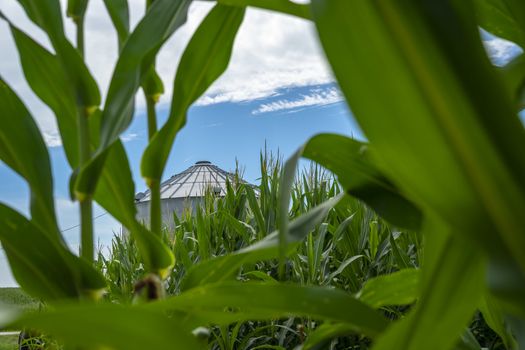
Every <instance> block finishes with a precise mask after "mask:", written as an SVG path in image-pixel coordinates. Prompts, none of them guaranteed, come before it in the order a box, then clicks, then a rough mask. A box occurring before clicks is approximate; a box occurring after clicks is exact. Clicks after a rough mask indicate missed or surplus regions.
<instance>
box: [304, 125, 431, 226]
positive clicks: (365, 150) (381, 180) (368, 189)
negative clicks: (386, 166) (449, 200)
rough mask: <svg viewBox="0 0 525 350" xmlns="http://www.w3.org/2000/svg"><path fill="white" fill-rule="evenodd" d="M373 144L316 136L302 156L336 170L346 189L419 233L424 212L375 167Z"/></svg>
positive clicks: (343, 138)
mask: <svg viewBox="0 0 525 350" xmlns="http://www.w3.org/2000/svg"><path fill="white" fill-rule="evenodd" d="M370 147H371V146H370V145H368V144H366V143H363V142H359V141H356V140H353V139H351V138H348V137H345V136H341V135H336V134H319V135H316V136H313V137H312V138H311V139H310V140H308V142H307V143H306V144H305V145H304V146H303V153H302V156H303V157H305V158H308V159H310V160H313V161H314V162H316V163H318V164H320V165H322V166H324V167H325V168H327V169H328V170H330V171H332V172H333V173H334V174H335V175H336V176H337V179H338V180H339V182H340V183H341V185H342V186H343V188H344V189H345V190H346V191H347V192H348V193H349V194H350V195H352V196H354V197H357V198H359V199H361V200H362V201H364V202H365V203H366V204H368V205H369V206H370V207H371V208H372V209H374V210H375V211H376V212H377V213H378V214H379V215H381V216H382V217H383V218H385V219H386V220H388V221H390V222H391V223H393V224H395V225H397V226H400V227H404V228H409V229H412V230H417V229H419V228H420V227H421V220H422V214H421V210H420V209H419V208H418V207H417V206H416V205H415V204H414V203H413V202H412V201H411V200H409V199H407V197H406V196H405V195H403V194H402V193H401V191H400V190H399V189H398V188H397V187H396V186H395V185H394V184H393V183H392V182H391V181H390V180H389V179H388V178H387V177H386V176H385V175H384V174H383V172H382V171H380V170H379V168H378V166H376V165H375V163H374V160H373V157H372V155H371V154H370V153H371V150H370Z"/></svg>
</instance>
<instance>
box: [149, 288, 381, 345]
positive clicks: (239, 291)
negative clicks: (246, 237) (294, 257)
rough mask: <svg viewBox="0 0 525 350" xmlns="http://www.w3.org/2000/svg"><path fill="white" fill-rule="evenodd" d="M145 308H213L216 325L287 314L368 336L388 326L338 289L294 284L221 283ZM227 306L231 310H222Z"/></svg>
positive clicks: (191, 311) (193, 311)
mask: <svg viewBox="0 0 525 350" xmlns="http://www.w3.org/2000/svg"><path fill="white" fill-rule="evenodd" d="M254 300H257V302H255V303H254ZM148 307H151V308H155V309H159V310H162V309H165V310H166V309H167V310H178V311H183V312H186V313H188V314H190V315H198V314H199V313H200V312H201V311H202V312H204V313H206V314H207V313H208V312H211V311H213V312H216V315H215V316H214V318H213V319H210V320H209V322H210V323H218V324H228V323H231V322H232V321H242V320H265V319H276V318H282V317H288V316H290V315H295V316H304V317H312V318H314V319H319V320H331V321H336V322H344V323H347V324H350V325H353V327H355V329H358V330H359V331H360V332H362V333H365V334H367V335H369V336H376V335H378V334H380V333H381V332H382V331H383V330H384V329H385V328H386V326H387V325H388V322H387V320H386V319H385V318H384V317H383V316H381V315H380V314H379V313H377V312H376V311H375V310H373V309H372V308H370V307H369V306H367V305H366V304H364V303H362V302H360V301H359V300H357V299H355V298H353V297H352V296H350V295H349V294H347V293H345V292H343V291H341V290H338V289H331V288H323V287H313V286H300V285H294V284H278V283H256V282H249V283H240V282H222V283H217V284H211V285H203V286H199V287H196V288H193V289H190V290H188V291H186V292H184V293H182V294H180V295H178V296H174V297H171V298H169V299H165V300H163V301H159V302H156V303H152V304H150V305H148ZM227 309H233V311H232V312H224V310H227Z"/></svg>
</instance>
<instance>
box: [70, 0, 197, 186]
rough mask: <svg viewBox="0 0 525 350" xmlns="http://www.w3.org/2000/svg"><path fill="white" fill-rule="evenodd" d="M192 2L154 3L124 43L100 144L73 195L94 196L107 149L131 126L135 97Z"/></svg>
mask: <svg viewBox="0 0 525 350" xmlns="http://www.w3.org/2000/svg"><path fill="white" fill-rule="evenodd" d="M190 3H191V0H157V1H155V2H154V3H153V4H152V6H151V7H150V8H149V10H148V12H147V13H146V15H145V16H144V17H143V18H142V20H141V21H140V22H139V24H138V25H137V27H136V28H135V30H134V31H133V32H132V33H131V34H130V36H129V38H128V39H127V40H126V42H125V45H124V47H123V48H122V50H121V53H120V56H119V60H118V62H117V65H116V66H115V70H114V71H113V75H112V78H111V82H110V86H109V89H108V93H107V97H106V102H105V105H104V111H103V114H102V121H101V127H100V145H99V147H98V149H97V152H96V153H95V155H94V157H93V158H92V159H91V160H90V162H89V163H88V164H87V165H86V166H84V167H82V169H81V171H80V173H79V175H78V178H77V181H76V184H75V192H76V193H78V194H79V195H80V196H83V195H87V194H91V193H94V191H95V188H96V185H97V182H98V180H99V177H100V174H101V172H102V169H103V167H104V163H105V161H106V158H107V150H108V148H109V147H110V146H111V145H112V144H113V143H115V142H116V141H117V140H118V137H119V135H120V133H122V132H123V131H124V130H125V129H126V128H127V127H128V126H129V124H130V122H131V119H132V114H133V113H132V110H133V102H134V96H135V93H136V92H137V90H138V88H139V87H140V84H141V83H142V79H143V78H144V77H145V75H146V74H147V73H148V71H149V69H150V67H151V65H152V63H153V62H154V60H155V56H156V54H157V52H158V51H159V50H160V48H161V46H162V44H163V43H164V42H165V41H166V40H167V39H168V38H169V37H170V36H171V35H172V34H173V33H174V32H175V30H177V28H179V27H180V26H181V25H182V24H184V22H185V21H186V15H187V12H188V7H189V5H190Z"/></svg>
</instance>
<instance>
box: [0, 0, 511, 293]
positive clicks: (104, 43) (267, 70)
mask: <svg viewBox="0 0 525 350" xmlns="http://www.w3.org/2000/svg"><path fill="white" fill-rule="evenodd" d="M66 2H67V1H66V0H61V3H62V6H63V8H65V3H66ZM128 2H129V5H130V14H131V26H132V28H133V27H134V26H135V25H136V23H137V22H138V20H139V19H140V18H141V16H142V13H143V11H144V0H128ZM211 6H212V4H211V2H195V3H194V4H192V6H191V7H190V12H189V15H188V21H187V23H186V24H185V25H184V26H183V27H182V28H181V29H180V30H178V31H177V33H176V34H175V35H174V36H173V37H172V38H171V39H170V40H169V41H168V42H167V43H166V44H165V45H164V47H163V48H162V50H161V51H160V53H159V56H158V58H157V70H158V72H159V75H160V76H161V77H162V79H163V81H164V86H165V88H166V93H165V94H164V95H163V97H162V98H161V101H160V104H159V107H158V112H159V121H160V123H162V122H164V120H165V119H166V114H167V110H168V105H169V98H170V96H171V89H172V81H173V77H174V75H175V70H176V67H177V63H178V60H179V59H180V56H181V53H182V50H183V48H184V47H185V45H186V43H187V42H188V40H189V38H190V36H191V33H192V32H193V31H194V30H195V28H196V27H197V25H198V23H200V21H201V20H202V18H203V17H204V16H205V15H206V13H207V12H208V11H209V9H210V8H211ZM0 10H1V11H2V12H3V13H4V14H6V15H7V17H9V18H10V19H11V20H12V21H13V22H14V23H16V24H17V26H19V27H20V28H21V29H22V30H24V31H26V32H27V33H29V34H30V35H31V36H32V37H33V38H34V39H35V40H37V41H38V42H40V43H41V44H42V45H43V46H45V47H47V48H49V49H50V45H49V42H48V40H47V38H46V36H45V35H44V34H43V33H42V31H41V30H40V29H39V28H37V27H36V26H35V25H34V24H32V23H31V21H29V20H28V18H27V16H26V15H25V13H24V11H23V10H22V9H21V7H20V6H19V5H18V2H16V1H3V2H1V3H0ZM64 25H65V30H66V34H67V35H68V37H69V38H70V39H71V40H73V38H74V34H75V31H74V27H73V25H72V23H71V21H70V20H67V19H64ZM85 26H86V28H85V31H86V33H87V35H86V61H87V65H88V67H89V69H90V71H91V73H92V74H93V76H94V77H95V79H96V80H97V82H98V83H99V86H100V88H101V91H102V92H104V91H105V90H106V87H107V86H108V83H109V81H110V78H111V74H112V71H113V67H114V62H115V61H116V58H117V47H116V36H115V33H114V30H113V28H112V25H111V22H110V20H109V17H108V15H107V13H106V10H105V9H104V6H103V2H102V1H90V3H89V8H88V12H87V18H86V24H85ZM482 35H483V40H484V43H485V46H486V48H487V51H488V53H489V55H490V56H491V57H492V58H493V62H494V63H495V64H496V65H500V64H503V63H505V62H506V61H508V60H509V59H510V58H511V57H513V56H515V55H517V54H519V53H520V52H521V50H520V49H519V48H518V47H516V46H515V45H512V44H511V43H509V42H506V41H503V40H499V39H497V38H494V37H492V36H490V35H489V34H487V33H482ZM0 62H2V65H0V75H1V76H2V77H3V78H4V79H5V80H6V81H7V82H8V83H9V84H10V86H11V87H12V88H13V89H14V90H15V91H16V92H17V93H18V95H19V96H21V98H22V99H23V101H24V102H25V103H26V105H27V107H28V108H29V109H30V111H31V112H32V114H33V116H34V118H35V120H36V122H37V124H38V126H39V128H40V130H41V131H42V134H43V136H44V138H45V141H46V143H47V145H48V147H49V153H50V157H51V160H52V166H53V175H54V182H55V195H56V199H55V201H56V209H57V213H58V217H59V223H60V226H61V228H62V229H67V228H70V227H72V226H75V225H77V224H78V221H79V220H78V208H77V205H76V203H73V202H71V201H70V200H69V197H68V191H67V183H68V181H69V176H70V174H71V170H70V169H69V166H68V165H67V162H66V160H65V157H64V153H63V150H62V147H61V140H60V136H59V134H58V130H57V126H56V123H55V121H54V116H53V114H52V113H51V111H50V110H49V108H47V107H46V106H45V105H44V104H43V103H42V102H41V101H39V100H38V98H37V97H36V96H35V95H34V94H33V93H32V91H31V89H30V88H29V86H28V85H27V83H26V82H25V79H24V76H23V73H22V72H21V70H20V66H19V63H18V56H17V54H16V48H15V47H14V44H13V41H12V39H11V35H10V33H9V30H8V28H7V26H6V24H5V23H3V22H1V21H0ZM136 103H137V113H136V116H135V118H134V121H133V123H132V124H131V126H130V127H129V129H128V130H126V132H125V133H124V134H123V135H122V140H123V141H124V145H125V148H126V150H127V152H128V157H129V160H130V164H131V167H132V172H133V176H134V180H135V186H136V190H137V191H143V190H145V185H144V183H143V181H142V180H141V178H140V173H139V163H140V156H141V154H142V151H143V149H144V148H145V145H146V142H147V132H146V120H145V116H144V101H143V99H142V96H141V94H139V95H138V97H137V100H136ZM320 132H335V133H339V134H344V135H349V136H353V137H356V138H359V139H363V135H362V133H361V131H360V130H359V128H358V126H357V125H356V124H355V122H354V121H353V119H352V117H351V114H350V112H349V110H348V108H347V107H346V105H345V103H344V102H342V97H341V95H340V93H339V91H338V89H337V87H336V85H335V83H334V78H333V76H332V74H331V72H330V69H329V67H328V65H327V64H326V61H325V58H324V56H323V54H322V51H321V49H320V48H319V45H318V43H317V38H316V34H315V28H314V27H313V26H312V24H311V23H309V22H307V21H304V20H300V19H297V18H292V17H290V16H285V15H278V14H274V13H271V12H268V11H260V10H253V9H249V10H248V11H247V14H246V18H245V21H244V23H243V25H242V27H241V29H240V31H239V33H238V36H237V39H236V41H235V45H234V50H233V56H232V59H231V63H230V66H229V68H228V69H227V71H226V72H225V74H223V76H221V77H220V78H219V79H218V80H217V81H216V82H215V83H214V84H213V86H212V87H211V88H210V89H209V90H208V91H207V92H206V94H205V95H204V96H203V97H202V98H201V99H199V100H198V101H197V103H196V104H195V105H194V106H193V107H192V108H191V109H190V112H189V116H188V123H187V124H186V126H185V127H184V129H183V130H182V131H181V132H180V134H179V135H178V137H177V139H176V142H175V145H174V147H173V150H172V153H171V156H170V159H169V161H168V164H167V168H166V171H165V174H164V177H165V178H167V177H169V176H171V175H173V174H175V173H178V172H180V171H182V170H184V169H186V168H187V167H189V166H190V165H192V164H193V163H195V162H196V161H198V160H209V161H211V162H213V163H214V164H216V165H218V166H219V167H221V168H223V169H225V170H233V169H234V168H235V161H236V159H237V160H238V161H239V163H240V165H241V166H243V167H244V168H245V179H246V180H247V181H250V182H254V183H255V182H257V177H258V174H259V152H260V151H261V150H262V149H263V148H264V146H265V145H267V147H268V149H269V150H272V151H274V152H277V150H279V152H280V154H281V155H282V156H283V157H285V158H286V157H287V156H289V155H290V154H291V153H292V152H294V151H295V150H296V149H297V148H298V147H299V146H300V145H301V144H302V143H304V142H305V141H306V140H307V139H308V138H309V137H311V136H312V135H314V134H317V133H320ZM28 197H29V194H28V190H27V186H26V185H25V183H24V182H23V181H22V180H20V178H19V177H18V176H17V175H16V174H14V173H13V172H12V171H11V170H10V169H8V168H7V167H6V166H5V165H4V164H3V163H1V162H0V202H3V203H6V204H8V205H10V206H12V207H13V208H16V209H17V210H19V211H20V212H22V213H24V214H26V215H27V212H28ZM103 213H104V211H103V210H102V209H101V208H99V207H96V208H95V216H98V215H100V214H103ZM95 229H96V234H97V239H98V240H99V241H100V243H101V244H103V245H105V244H107V243H108V242H109V241H110V240H111V237H112V235H113V232H115V231H118V230H119V225H118V223H116V222H115V220H114V219H112V218H111V217H110V216H109V215H104V216H102V217H100V218H99V219H97V220H96V222H95ZM64 236H65V238H66V240H67V242H68V243H69V244H70V246H71V248H72V249H73V250H74V251H76V250H78V242H79V232H78V228H74V229H71V230H67V231H66V232H64ZM12 285H15V282H14V280H13V279H12V276H11V275H10V273H9V268H8V266H7V261H6V259H5V256H4V255H3V253H2V251H1V249H0V287H1V286H12Z"/></svg>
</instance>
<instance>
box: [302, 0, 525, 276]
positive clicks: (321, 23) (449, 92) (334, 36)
mask: <svg viewBox="0 0 525 350" xmlns="http://www.w3.org/2000/svg"><path fill="white" fill-rule="evenodd" d="M312 10H313V14H314V18H315V22H316V26H317V30H318V32H319V37H320V39H321V43H322V45H323V47H324V49H325V52H326V54H327V57H328V60H329V62H330V64H331V66H332V68H333V70H334V73H335V76H336V78H337V80H338V82H339V85H340V86H341V88H342V90H343V92H344V94H345V96H346V98H347V101H349V103H350V106H351V108H352V111H353V112H354V114H355V117H356V118H357V120H358V122H359V123H360V125H361V127H362V128H363V130H364V132H365V134H366V135H367V138H368V139H369V140H370V143H371V144H372V145H373V147H374V155H377V157H376V158H377V159H378V166H379V167H380V169H381V170H382V171H383V172H384V173H385V174H386V175H387V176H388V178H389V179H391V180H392V181H393V182H394V183H395V184H396V185H397V186H399V188H400V189H401V190H402V192H403V193H406V194H407V197H409V198H411V199H412V200H413V201H414V202H415V203H416V205H417V206H418V207H420V208H427V209H428V210H431V211H432V212H434V213H437V214H438V215H439V216H440V217H441V218H442V219H443V220H444V221H445V222H447V223H448V224H449V225H450V226H451V227H454V233H455V234H460V235H464V236H467V237H469V239H470V240H471V241H472V242H473V243H474V244H477V245H479V246H481V247H482V248H483V249H484V250H485V251H486V252H487V253H488V254H490V255H492V256H493V257H495V256H506V255H508V254H509V252H510V253H511V255H512V257H513V258H514V259H515V261H516V262H518V263H519V265H520V267H521V271H522V272H523V271H525V256H524V255H523V254H522V252H523V250H524V249H525V235H523V234H522V231H523V227H525V216H523V215H522V213H523V212H525V195H524V193H525V191H524V183H523V181H522V179H523V178H525V159H524V158H523V156H522V155H521V151H519V150H522V149H525V132H524V129H523V126H522V124H521V122H520V120H519V119H518V116H517V115H516V113H515V112H514V107H513V102H512V101H511V100H510V98H509V97H508V96H506V93H505V92H506V91H507V90H506V89H505V88H504V87H503V86H502V84H503V83H502V81H501V79H500V78H499V77H498V75H497V74H496V72H495V70H494V68H493V67H492V66H491V64H490V62H489V61H488V59H487V57H486V54H485V51H484V48H483V46H482V44H481V40H480V37H479V32H478V27H477V24H476V22H475V20H474V18H473V15H472V12H473V11H472V8H471V7H470V4H469V2H467V1H463V2H454V1H451V0H447V1H440V2H436V1H422V2H420V1H408V2H392V1H376V2H369V1H345V0H334V1H324V0H314V1H313V2H312ZM363 33H366V35H363ZM363 47H366V50H362V49H359V48H363ZM378 99H379V100H380V101H381V103H378ZM495 115H497V116H498V118H497V119H495V118H494V116H495ZM444 193H446V195H443V194H444Z"/></svg>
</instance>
